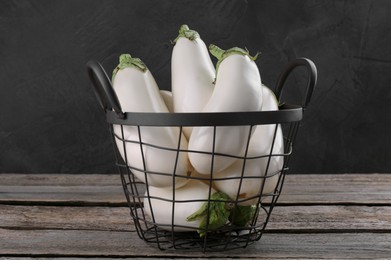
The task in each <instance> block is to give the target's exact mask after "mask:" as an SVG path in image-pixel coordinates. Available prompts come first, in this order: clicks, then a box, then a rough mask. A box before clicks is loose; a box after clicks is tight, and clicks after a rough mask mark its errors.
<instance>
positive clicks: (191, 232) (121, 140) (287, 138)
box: [110, 108, 300, 252]
mask: <svg viewBox="0 0 391 260" xmlns="http://www.w3.org/2000/svg"><path fill="white" fill-rule="evenodd" d="M288 110H289V109H288ZM281 112H284V108H282V110H281ZM258 113H259V114H261V113H262V112H258ZM238 114H240V113H238ZM129 115H130V116H131V114H130V113H129ZM174 116H175V115H174ZM125 120H126V119H125ZM227 121H228V122H230V120H229V118H227ZM299 122H300V121H299V120H298V121H293V122H288V123H277V124H274V125H272V124H268V125H266V126H267V127H271V128H273V129H274V130H273V135H272V140H271V144H270V147H269V149H268V150H267V151H266V152H265V153H263V154H256V155H254V154H251V155H250V154H249V153H248V150H249V145H250V140H251V137H252V134H253V133H254V130H255V128H256V127H261V126H263V125H262V124H259V125H248V126H242V125H241V126H232V125H231V124H232V123H230V124H229V126H221V125H220V126H209V127H210V128H211V129H212V132H213V138H212V140H213V141H212V148H213V149H212V151H211V152H208V151H196V150H189V149H183V148H181V146H180V143H181V141H183V138H184V137H183V135H182V126H164V127H173V128H177V129H178V131H177V133H178V136H177V144H176V148H173V147H164V146H161V145H157V144H154V143H149V142H148V141H146V140H144V139H143V130H145V129H146V130H149V129H150V126H149V127H145V126H140V125H136V126H134V125H132V126H130V125H127V124H121V125H117V124H111V127H110V131H111V134H112V137H113V142H114V143H115V144H116V147H117V152H116V160H117V166H118V168H119V171H120V176H121V181H122V185H123V189H124V192H125V196H126V199H127V202H128V206H129V208H130V215H131V218H132V219H133V221H134V223H135V227H136V231H137V234H138V235H139V237H140V238H141V239H143V240H145V241H146V242H148V243H151V244H155V245H156V246H157V247H158V248H159V249H162V250H168V249H175V250H188V251H204V252H207V251H224V250H228V249H235V248H244V247H247V246H248V245H249V244H252V243H253V242H255V241H258V240H259V239H260V238H261V236H262V234H263V232H264V230H265V228H266V225H267V223H268V221H269V218H270V214H271V212H272V210H273V208H274V206H275V205H276V202H277V200H278V197H279V196H280V194H281V190H282V187H283V183H284V178H285V174H286V171H287V170H288V162H289V157H290V155H291V153H292V147H293V144H294V139H295V137H296V133H297V127H298V125H299ZM125 123H126V122H125ZM162 124H163V123H162ZM281 125H283V126H281ZM115 127H119V129H120V131H115V130H114V128H115ZM127 127H134V128H135V129H137V130H136V131H137V133H138V135H137V138H138V139H137V140H129V139H127V138H126V137H125V134H124V133H125V132H126V128H127ZM194 127H204V126H194ZM222 127H223V128H224V127H246V128H247V133H246V139H247V140H246V145H245V149H244V153H242V154H224V153H217V152H215V151H214V147H215V145H216V138H217V136H218V133H219V130H220V129H221V128H222ZM279 127H281V129H283V130H282V131H284V135H283V141H284V143H283V147H284V149H283V151H282V153H274V146H275V143H276V137H277V131H278V129H279ZM154 128H162V126H154ZM226 141H227V142H229V141H230V140H226ZM128 143H132V144H135V145H138V146H139V149H140V151H141V154H142V155H144V154H145V150H146V149H154V150H157V151H170V152H172V153H175V154H176V156H175V158H174V159H173V161H172V163H173V167H172V169H173V172H159V171H151V170H149V169H148V167H147V165H148V164H149V162H147V161H146V158H145V157H144V156H142V167H141V168H139V167H135V166H134V164H132V157H131V156H130V155H129V154H128V152H127V149H126V145H127V144H128ZM121 149H122V152H121V151H120V150H121ZM190 153H194V154H197V153H199V154H202V155H205V156H209V157H210V162H211V163H210V172H209V173H208V174H203V175H202V174H195V175H181V174H177V173H176V172H175V169H176V168H177V167H178V165H177V164H178V161H179V156H180V154H190ZM216 158H230V159H232V158H233V159H234V160H236V161H239V162H241V166H240V168H241V169H240V172H238V173H237V174H236V176H230V177H224V176H223V177H222V176H219V175H218V173H216V172H215V171H214V169H213V168H214V163H215V160H216ZM275 158H282V159H283V160H282V161H283V163H282V164H280V167H279V168H277V169H276V168H275V167H274V168H273V167H271V162H272V161H273V160H275ZM260 160H262V161H261V162H266V163H263V167H264V169H262V171H260V172H259V173H251V174H248V172H247V168H246V167H248V165H251V164H254V163H253V161H254V162H255V163H256V162H257V161H260ZM272 168H273V169H272ZM259 169H260V168H259ZM250 170H251V168H250ZM135 172H137V173H142V174H143V176H144V178H145V179H144V180H140V178H139V177H140V174H138V175H137V176H138V177H137V176H136V174H135ZM155 176H163V177H165V178H170V179H171V182H172V185H171V187H168V188H167V187H166V188H165V189H169V190H170V191H171V197H168V198H167V197H165V198H162V197H159V196H156V195H154V194H152V192H151V189H152V188H153V186H151V185H150V184H149V182H150V180H151V178H154V177H155ZM181 179H186V180H189V181H191V180H193V181H201V182H203V183H205V184H206V185H207V186H208V190H207V191H206V193H207V196H206V198H204V199H200V198H198V199H182V198H179V197H178V195H177V194H176V192H177V190H178V187H177V183H178V182H180V181H178V180H181ZM216 182H228V184H226V185H229V186H231V184H230V183H229V182H231V183H232V182H233V183H235V184H236V187H234V188H233V189H234V192H233V193H234V194H236V195H235V196H234V197H233V198H230V199H228V200H211V195H212V193H213V191H214V190H216V188H215V186H216ZM244 182H247V183H248V182H252V183H258V186H259V187H258V189H257V190H258V192H256V193H254V194H250V195H248V196H246V194H243V192H242V190H244V185H245V184H244ZM233 186H235V185H232V187H233ZM266 186H268V188H266ZM270 186H272V189H271V188H270ZM176 195H177V196H176ZM146 201H148V202H147V203H146ZM153 202H155V203H153ZM196 202H197V203H198V204H202V203H206V204H207V205H208V207H207V209H208V210H209V209H210V208H211V203H213V202H222V203H224V204H225V205H226V207H231V208H235V207H237V206H238V205H254V207H255V210H254V211H255V213H254V214H253V216H252V217H251V219H250V220H249V221H248V223H246V225H245V226H237V225H234V224H233V223H235V218H238V217H240V216H238V215H237V214H238V213H236V215H235V214H232V215H231V219H230V221H228V222H227V223H225V224H224V225H222V226H221V227H219V228H217V229H213V228H212V227H209V225H208V223H206V225H205V226H204V227H203V230H202V231H203V233H204V234H205V235H204V236H200V235H199V233H198V232H197V231H200V227H194V225H190V224H189V225H186V224H183V223H181V224H178V223H176V221H175V218H174V216H176V215H178V214H183V213H178V212H177V210H180V209H178V208H180V205H184V204H188V203H190V204H191V203H193V204H194V203H196ZM146 204H147V205H148V207H149V208H145V205H146ZM152 205H155V207H153V206H152ZM161 205H164V207H163V209H161V208H160V209H157V207H162V206H161ZM162 210H163V211H165V214H164V216H165V217H167V215H168V217H167V219H162V217H159V214H161V211H162ZM168 211H170V214H167V212H168ZM210 214H212V213H211V212H209V211H208V212H207V213H206V219H207V220H208V219H209V218H210ZM177 230H179V231H177Z"/></svg>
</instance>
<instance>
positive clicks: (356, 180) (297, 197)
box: [0, 174, 391, 205]
mask: <svg viewBox="0 0 391 260" xmlns="http://www.w3.org/2000/svg"><path fill="white" fill-rule="evenodd" d="M389 187H391V174H308V175H304V174H302V175H288V176H287V177H286V182H285V184H284V189H283V191H282V195H281V196H280V199H279V201H278V203H279V204H284V205H292V204H296V205H298V204H307V205H311V204H314V205H315V204H326V205H327V204H329V205H333V204H361V205H367V204H368V205H369V204H371V205H391V189H390V188H389ZM0 203H8V204H18V203H19V204H23V203H24V204H26V203H35V204H44V203H49V204H67V205H74V204H90V205H110V204H111V205H126V201H125V196H124V195H123V191H122V185H121V182H120V178H119V176H118V175H117V174H114V175H110V174H106V175H105V174H85V175H71V174H0Z"/></svg>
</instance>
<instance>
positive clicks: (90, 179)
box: [0, 174, 126, 205]
mask: <svg viewBox="0 0 391 260" xmlns="http://www.w3.org/2000/svg"><path fill="white" fill-rule="evenodd" d="M0 203H9V204H28V203H30V204H31V203H33V204H67V205H85V204H88V205H91V204H92V205H126V199H125V196H124V192H123V189H122V184H121V179H120V177H119V174H0Z"/></svg>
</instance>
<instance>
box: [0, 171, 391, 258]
mask: <svg viewBox="0 0 391 260" xmlns="http://www.w3.org/2000/svg"><path fill="white" fill-rule="evenodd" d="M0 256H2V257H7V258H8V257H9V258H12V257H42V258H45V257H50V258H52V257H77V258H82V257H96V258H103V257H106V258H118V257H121V258H127V257H129V258H131V257H132V258H140V259H144V258H146V257H155V258H160V257H161V258H201V257H214V258H239V257H242V258H278V259H281V258H317V259H319V258H352V259H359V258H367V259H368V258H372V259H374V258H391V174H329V175H288V176H287V178H286V182H285V185H284V190H283V194H282V195H281V197H280V199H279V202H278V206H277V207H276V208H275V209H274V211H273V213H272V217H271V219H270V222H269V224H268V226H267V233H266V234H264V236H263V237H262V239H261V240H260V241H258V242H256V243H255V244H253V245H251V246H249V247H247V248H246V249H241V250H232V251H228V252H222V253H207V254H203V253H191V254H190V253H186V252H172V251H170V252H166V251H160V250H158V249H155V248H154V247H151V246H149V245H147V244H146V243H144V242H143V241H142V240H140V239H139V238H138V236H137V234H136V233H135V229H134V226H132V224H131V221H130V217H129V209H128V208H127V207H126V204H125V197H124V195H123V191H122V186H121V183H120V178H119V176H118V175H101V174H93V175H68V174H0Z"/></svg>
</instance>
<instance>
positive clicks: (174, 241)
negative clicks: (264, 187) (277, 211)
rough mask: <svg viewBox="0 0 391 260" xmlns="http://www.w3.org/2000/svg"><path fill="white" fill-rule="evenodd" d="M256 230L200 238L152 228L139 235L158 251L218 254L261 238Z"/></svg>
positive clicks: (194, 235) (260, 233)
mask: <svg viewBox="0 0 391 260" xmlns="http://www.w3.org/2000/svg"><path fill="white" fill-rule="evenodd" d="M231 229H232V227H231ZM261 235H262V231H261V230H258V229H243V228H242V229H241V230H238V231H232V230H231V231H219V232H216V233H207V234H206V235H205V236H204V237H200V236H199V234H198V233H197V232H170V231H167V230H163V229H161V228H159V227H152V228H149V229H147V230H145V231H143V232H142V233H141V234H140V237H141V239H143V240H144V241H145V242H147V243H148V244H150V245H151V246H156V247H157V248H159V249H160V250H168V251H169V250H175V251H178V250H179V251H189V252H219V251H227V250H232V249H237V248H245V247H247V246H248V245H250V244H252V243H254V242H255V241H258V240H259V239H260V238H261Z"/></svg>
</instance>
